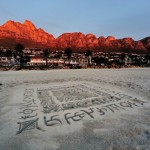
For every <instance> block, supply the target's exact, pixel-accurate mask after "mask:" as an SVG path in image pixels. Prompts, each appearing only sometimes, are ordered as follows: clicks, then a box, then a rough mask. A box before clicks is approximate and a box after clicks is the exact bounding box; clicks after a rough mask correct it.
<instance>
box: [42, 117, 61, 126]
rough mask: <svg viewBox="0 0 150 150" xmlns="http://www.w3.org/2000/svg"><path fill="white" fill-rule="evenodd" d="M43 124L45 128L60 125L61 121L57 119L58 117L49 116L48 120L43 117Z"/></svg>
mask: <svg viewBox="0 0 150 150" xmlns="http://www.w3.org/2000/svg"><path fill="white" fill-rule="evenodd" d="M44 123H45V125H46V126H54V125H56V124H62V121H61V120H60V119H59V118H58V115H54V116H51V117H50V119H49V120H47V119H46V116H44Z"/></svg>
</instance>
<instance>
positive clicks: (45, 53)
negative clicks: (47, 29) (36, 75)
mask: <svg viewBox="0 0 150 150" xmlns="http://www.w3.org/2000/svg"><path fill="white" fill-rule="evenodd" d="M43 55H44V58H45V60H46V66H47V65H48V56H49V50H48V49H45V50H44V53H43Z"/></svg>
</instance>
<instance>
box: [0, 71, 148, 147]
mask: <svg viewBox="0 0 150 150" xmlns="http://www.w3.org/2000/svg"><path fill="white" fill-rule="evenodd" d="M149 149H150V69H149V68H137V69H136V68H134V69H133V68H130V69H82V70H49V71H1V72H0V150H149Z"/></svg>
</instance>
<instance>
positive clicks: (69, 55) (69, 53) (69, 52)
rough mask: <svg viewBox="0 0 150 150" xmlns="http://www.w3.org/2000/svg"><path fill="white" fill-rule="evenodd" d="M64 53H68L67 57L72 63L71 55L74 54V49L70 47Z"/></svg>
mask: <svg viewBox="0 0 150 150" xmlns="http://www.w3.org/2000/svg"><path fill="white" fill-rule="evenodd" d="M64 54H65V55H67V59H68V61H69V64H70V58H71V55H72V50H71V49H70V48H67V49H66V50H65V53H64Z"/></svg>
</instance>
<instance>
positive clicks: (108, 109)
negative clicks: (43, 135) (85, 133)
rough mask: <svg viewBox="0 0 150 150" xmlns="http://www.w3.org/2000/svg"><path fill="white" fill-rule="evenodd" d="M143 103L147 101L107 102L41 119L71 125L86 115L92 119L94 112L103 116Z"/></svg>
mask: <svg viewBox="0 0 150 150" xmlns="http://www.w3.org/2000/svg"><path fill="white" fill-rule="evenodd" d="M145 103H147V102H145V101H141V100H138V99H134V100H132V101H123V102H119V103H113V104H108V105H105V106H103V107H96V108H87V109H84V110H79V111H76V112H69V113H65V114H64V115H63V118H62V117H61V116H59V115H49V116H48V117H47V116H44V117H43V119H44V124H45V125H46V126H55V125H62V124H66V123H67V124H69V125H71V124H72V123H73V122H77V121H81V120H83V119H84V118H86V117H89V118H91V119H94V118H95V114H97V113H98V114H99V116H104V115H106V114H107V113H115V112H116V111H120V110H127V109H129V108H130V109H134V108H135V107H140V106H141V105H144V104H145Z"/></svg>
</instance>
